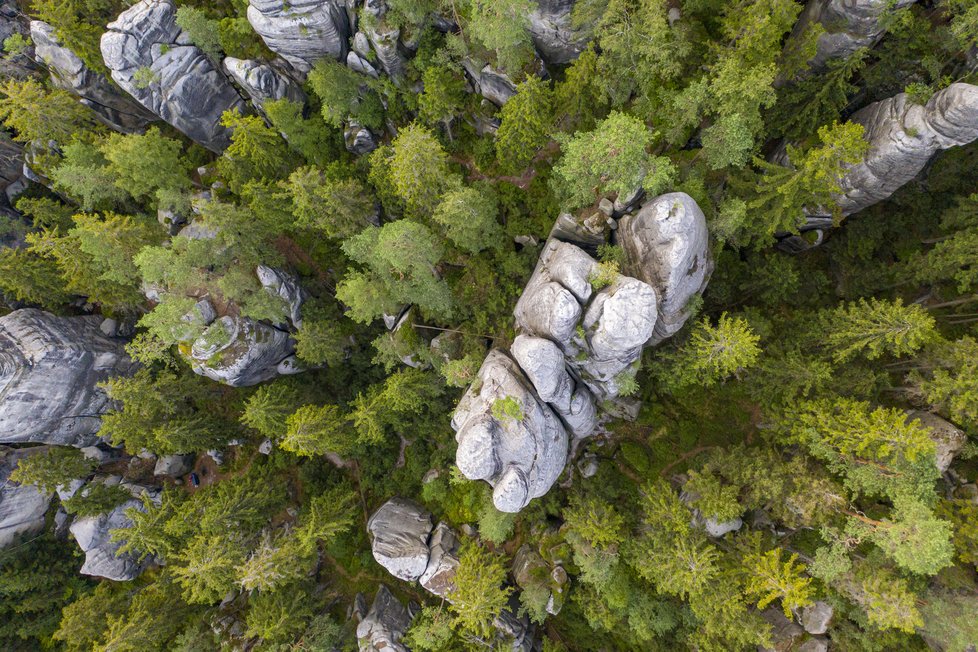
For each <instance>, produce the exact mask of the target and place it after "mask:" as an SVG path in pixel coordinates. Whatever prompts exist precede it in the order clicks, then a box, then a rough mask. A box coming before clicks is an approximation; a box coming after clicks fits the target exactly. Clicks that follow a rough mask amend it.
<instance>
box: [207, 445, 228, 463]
mask: <svg viewBox="0 0 978 652" xmlns="http://www.w3.org/2000/svg"><path fill="white" fill-rule="evenodd" d="M207 456H208V457H210V458H211V459H212V460H214V464H216V465H217V466H223V465H224V453H223V452H222V451H219V450H217V449H212V450H209V451H207Z"/></svg>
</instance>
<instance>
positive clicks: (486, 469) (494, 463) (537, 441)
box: [452, 349, 567, 512]
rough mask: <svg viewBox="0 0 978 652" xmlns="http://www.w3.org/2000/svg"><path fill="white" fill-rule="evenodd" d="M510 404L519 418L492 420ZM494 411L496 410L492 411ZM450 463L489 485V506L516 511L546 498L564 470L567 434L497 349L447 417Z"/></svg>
mask: <svg viewBox="0 0 978 652" xmlns="http://www.w3.org/2000/svg"><path fill="white" fill-rule="evenodd" d="M503 401H508V402H512V401H515V403H516V405H518V411H519V414H516V415H505V416H500V417H497V416H495V415H494V414H493V412H494V409H493V407H494V406H499V405H502V404H503V403H502V402H503ZM497 410H498V408H497ZM452 427H453V428H454V429H455V432H456V434H455V439H456V440H457V441H458V450H457V452H456V454H455V462H456V464H458V467H459V470H461V471H462V473H463V474H464V475H465V477H467V478H469V479H470V480H485V481H487V482H488V483H489V484H490V485H492V486H493V494H492V500H493V504H494V505H495V506H496V509H498V510H499V511H501V512H518V511H519V510H521V509H523V507H525V506H526V505H527V503H529V501H530V500H531V499H533V498H539V497H540V496H542V495H544V494H545V493H547V491H548V490H549V489H550V487H551V486H552V485H553V483H554V482H555V481H556V480H557V477H558V476H559V475H560V472H561V471H562V470H563V468H564V463H565V461H566V458H567V431H566V429H565V428H564V425H563V423H562V422H561V421H560V419H559V418H558V417H557V415H556V414H555V413H554V412H553V410H551V409H550V407H549V406H548V405H547V404H546V403H544V402H542V401H541V400H540V399H539V397H538V396H537V395H536V392H535V391H534V389H533V385H532V383H531V382H530V381H529V379H528V378H527V377H526V375H525V374H524V373H523V372H522V371H521V370H520V368H519V365H517V364H516V362H514V361H513V359H512V358H510V357H509V356H508V355H507V354H506V353H504V352H503V351H501V350H499V349H493V350H492V351H490V352H489V355H488V356H487V357H486V359H485V361H484V362H483V363H482V367H481V368H480V369H479V379H478V381H476V383H475V384H473V386H472V387H470V388H469V390H468V391H467V392H466V393H465V395H464V396H463V397H462V399H461V400H460V401H459V404H458V407H457V408H456V409H455V413H454V415H453V416H452Z"/></svg>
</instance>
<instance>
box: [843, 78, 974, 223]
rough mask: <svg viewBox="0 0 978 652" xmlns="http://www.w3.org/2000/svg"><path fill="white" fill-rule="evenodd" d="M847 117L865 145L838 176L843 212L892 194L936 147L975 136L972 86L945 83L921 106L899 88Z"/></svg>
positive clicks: (967, 141)
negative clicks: (858, 158)
mask: <svg viewBox="0 0 978 652" xmlns="http://www.w3.org/2000/svg"><path fill="white" fill-rule="evenodd" d="M850 120H851V121H852V122H856V123H859V124H861V125H863V127H865V129H866V131H865V136H864V138H865V139H866V140H867V141H868V142H869V151H868V152H867V153H866V156H865V157H864V158H863V161H862V162H861V163H857V164H856V165H854V166H852V167H851V168H849V170H848V171H847V172H846V175H845V177H844V178H843V179H842V184H841V185H842V193H841V196H840V197H839V200H838V201H839V207H840V208H841V209H842V214H843V215H851V214H853V213H855V212H857V211H861V210H862V209H864V208H866V207H867V206H871V205H873V204H875V203H876V202H879V201H882V200H884V199H886V198H887V197H889V196H890V195H892V194H893V193H894V192H896V190H897V189H898V188H900V187H901V186H902V185H904V184H905V183H907V182H909V181H911V180H912V179H913V178H914V177H916V176H917V175H918V174H919V173H920V171H921V170H923V169H924V166H925V165H927V162H928V161H930V159H931V157H933V156H934V154H936V153H937V152H939V151H941V150H945V149H948V148H951V147H955V146H958V145H966V144H968V143H970V142H972V141H974V140H975V139H976V138H978V86H973V85H971V84H963V83H955V84H951V85H950V86H948V87H947V88H945V89H942V90H940V91H938V92H937V93H935V94H934V96H933V97H931V98H930V100H929V101H928V102H927V104H926V105H924V106H920V105H919V104H914V103H912V102H911V101H910V99H909V98H908V96H907V94H906V93H900V94H899V95H895V96H893V97H890V98H887V99H885V100H882V101H880V102H874V103H873V104H870V105H869V106H867V107H865V108H863V109H860V110H859V111H857V112H856V113H855V114H853V116H852V118H851V119H850Z"/></svg>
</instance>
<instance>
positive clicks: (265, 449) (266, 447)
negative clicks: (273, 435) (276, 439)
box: [258, 437, 273, 455]
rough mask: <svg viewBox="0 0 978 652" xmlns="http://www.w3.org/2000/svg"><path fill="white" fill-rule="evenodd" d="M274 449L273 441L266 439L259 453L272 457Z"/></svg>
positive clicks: (260, 445) (260, 446) (259, 448)
mask: <svg viewBox="0 0 978 652" xmlns="http://www.w3.org/2000/svg"><path fill="white" fill-rule="evenodd" d="M272 447H273V444H272V440H271V439H268V438H267V437H266V438H265V439H263V440H262V442H261V443H260V444H259V445H258V452H259V453H260V454H262V455H271V454H272Z"/></svg>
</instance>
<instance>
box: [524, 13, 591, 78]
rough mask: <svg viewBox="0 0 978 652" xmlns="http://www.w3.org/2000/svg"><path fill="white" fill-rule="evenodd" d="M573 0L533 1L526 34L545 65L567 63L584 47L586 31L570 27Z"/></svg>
mask: <svg viewBox="0 0 978 652" xmlns="http://www.w3.org/2000/svg"><path fill="white" fill-rule="evenodd" d="M575 2H576V0H537V3H536V4H537V8H536V9H534V10H533V12H532V13H531V14H530V36H531V37H532V38H533V45H534V46H535V47H536V49H537V52H539V53H540V56H541V58H542V59H543V60H544V61H545V62H547V63H549V64H564V63H570V62H571V61H573V60H574V59H576V58H577V57H578V55H579V54H580V53H581V52H583V51H584V48H586V47H587V43H588V40H590V34H589V33H587V30H583V29H581V30H578V29H574V28H573V27H572V26H571V11H572V10H573V9H574V4H575Z"/></svg>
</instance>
